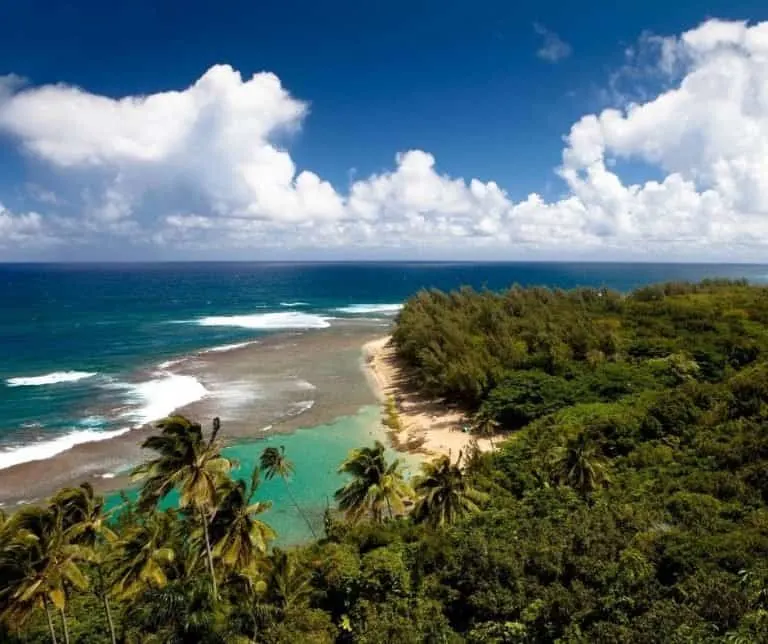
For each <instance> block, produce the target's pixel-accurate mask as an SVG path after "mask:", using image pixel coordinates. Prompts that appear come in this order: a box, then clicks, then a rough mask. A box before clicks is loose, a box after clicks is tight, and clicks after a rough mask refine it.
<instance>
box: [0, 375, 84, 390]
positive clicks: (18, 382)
mask: <svg viewBox="0 0 768 644" xmlns="http://www.w3.org/2000/svg"><path fill="white" fill-rule="evenodd" d="M95 375H97V374H96V372H95V371H54V372H52V373H46V374H45V375H42V376H29V377H23V378H22V377H20V378H8V380H6V381H5V384H6V385H8V386H9V387H41V386H43V385H56V384H59V383H61V382H77V381H78V380H84V379H85V378H93V377H94V376H95Z"/></svg>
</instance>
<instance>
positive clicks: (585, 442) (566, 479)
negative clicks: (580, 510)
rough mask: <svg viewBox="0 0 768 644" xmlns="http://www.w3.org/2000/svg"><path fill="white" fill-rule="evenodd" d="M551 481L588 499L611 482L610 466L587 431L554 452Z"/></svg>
mask: <svg viewBox="0 0 768 644" xmlns="http://www.w3.org/2000/svg"><path fill="white" fill-rule="evenodd" d="M551 468H552V469H551V472H552V479H553V480H554V482H555V483H558V484H560V485H568V486H570V487H572V488H573V489H574V490H576V491H577V492H579V493H580V494H582V495H583V496H587V495H588V494H590V493H591V492H593V491H594V490H596V489H597V488H598V487H600V486H602V485H606V484H607V483H610V477H609V475H608V463H607V461H606V459H605V458H604V457H603V455H602V454H601V453H600V452H599V449H598V447H597V446H596V445H595V444H594V443H593V442H592V441H591V440H590V439H589V437H588V436H587V433H586V432H582V433H581V434H579V436H577V437H576V438H573V439H570V440H569V441H568V442H567V443H566V444H565V445H560V446H559V447H556V448H555V449H554V450H553V453H552V458H551Z"/></svg>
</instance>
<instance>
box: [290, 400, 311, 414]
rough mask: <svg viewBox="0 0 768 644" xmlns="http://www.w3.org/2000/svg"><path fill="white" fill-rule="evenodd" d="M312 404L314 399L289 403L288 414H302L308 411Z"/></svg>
mask: <svg viewBox="0 0 768 644" xmlns="http://www.w3.org/2000/svg"><path fill="white" fill-rule="evenodd" d="M314 406H315V401H314V400H301V401H299V402H295V403H291V406H290V410H289V411H288V416H298V415H299V414H303V413H304V412H305V411H309V410H310V409H312V407H314Z"/></svg>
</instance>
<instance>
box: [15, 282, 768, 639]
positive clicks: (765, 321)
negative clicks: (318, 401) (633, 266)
mask: <svg viewBox="0 0 768 644" xmlns="http://www.w3.org/2000/svg"><path fill="white" fill-rule="evenodd" d="M393 342H394V344H395V347H396V349H397V353H398V355H399V357H400V359H401V361H402V362H403V364H404V365H405V367H406V369H407V370H408V372H409V374H410V376H411V379H412V381H413V383H414V385H415V386H417V387H418V388H419V389H420V390H422V391H423V392H424V393H425V395H428V396H430V397H433V398H440V399H444V400H445V401H446V403H450V404H458V405H460V406H461V407H463V408H464V409H465V410H466V411H467V414H468V415H470V416H471V417H472V418H473V419H474V423H473V425H474V427H475V429H476V430H477V431H482V432H486V431H491V430H493V431H494V432H497V431H502V432H504V433H505V434H506V436H507V439H506V440H505V441H504V442H502V443H501V444H500V445H498V449H497V451H496V452H494V453H492V454H480V453H479V452H477V451H472V453H470V454H463V455H454V458H453V460H452V461H451V460H449V459H448V458H440V459H437V460H435V461H433V462H430V463H427V464H425V465H424V468H423V472H422V475H421V476H420V477H418V478H416V479H415V480H411V481H406V480H404V478H403V475H402V470H401V468H400V467H399V464H398V463H397V462H388V461H387V460H386V458H385V456H384V450H383V447H382V446H381V445H380V444H377V445H373V446H368V447H362V448H360V449H358V450H356V451H354V452H353V453H351V454H350V456H349V458H348V459H347V460H346V461H345V462H344V463H343V464H341V465H340V469H341V471H342V473H343V474H344V475H345V477H346V479H345V481H346V484H345V485H344V486H343V487H341V488H340V490H339V492H338V493H337V495H336V504H337V507H336V509H335V510H334V511H331V512H329V513H328V515H327V517H326V521H325V526H324V530H323V531H322V532H321V533H319V534H318V535H317V537H318V538H317V540H316V541H314V542H312V543H309V544H307V545H305V546H302V547H300V548H295V549H291V550H290V551H282V550H280V549H277V548H272V547H270V543H271V541H272V538H273V536H274V535H273V533H272V530H271V529H270V528H269V526H267V525H266V524H265V523H263V522H262V521H260V520H259V514H260V512H261V511H262V510H263V509H264V507H265V504H266V503H268V501H267V500H265V499H261V498H260V497H259V490H258V482H259V480H260V478H262V477H281V478H283V479H284V480H285V482H286V485H289V486H290V474H291V464H290V461H289V460H288V459H289V457H290V454H285V453H283V452H282V451H280V450H276V449H274V448H271V449H267V450H265V451H264V454H263V456H262V459H261V467H260V468H259V469H258V470H256V471H255V472H254V473H253V476H252V477H251V479H250V480H248V481H242V480H235V479H234V478H233V476H232V464H231V463H230V462H229V461H228V460H227V459H226V458H224V457H223V456H222V454H221V452H220V438H219V426H218V423H217V422H214V426H213V428H212V430H211V431H210V432H206V431H204V430H203V429H202V428H201V427H200V426H199V425H197V424H195V423H191V422H189V421H187V420H186V419H183V418H180V417H174V418H171V419H168V420H167V421H165V422H164V423H161V424H160V425H159V427H158V433H157V434H156V435H155V436H153V437H152V438H150V439H149V440H148V441H147V447H150V448H152V449H153V450H154V454H155V457H154V458H153V460H151V461H150V462H148V463H147V464H146V465H144V466H142V467H140V468H138V470H137V471H136V473H135V474H136V478H137V482H138V484H139V485H141V486H142V487H141V494H140V496H139V499H138V501H137V502H136V503H129V504H126V506H124V507H123V508H122V510H121V511H120V512H119V513H118V514H116V515H115V516H110V517H105V515H104V512H103V510H102V502H101V500H100V499H99V497H98V496H97V495H94V494H93V491H92V490H91V489H90V488H89V487H88V486H83V487H81V488H75V489H66V490H62V491H61V492H60V493H59V494H58V495H56V496H55V497H53V498H52V499H50V501H49V502H48V503H47V504H44V505H41V506H36V507H29V508H23V509H21V510H19V511H17V512H16V513H14V514H12V515H10V516H9V517H5V518H3V522H2V525H1V526H0V619H1V620H2V621H1V624H2V625H0V641H3V642H5V641H7V642H48V641H56V640H57V641H71V642H86V643H91V642H110V641H115V642H179V643H181V642H268V643H282V642H285V643H288V642H317V643H321V642H364V643H370V644H373V643H384V642H386V643H394V642H404V643H414V644H415V643H419V642H430V643H435V644H437V643H444V642H447V643H454V642H455V643H458V642H469V643H480V642H497V643H529V642H530V643H534V642H561V643H588V642H589V643H592V642H604V643H615V644H619V643H622V644H623V643H625V642H629V643H633V642H636V643H638V644H639V643H646V642H651V643H653V642H658V643H659V644H661V643H668V642H671V643H681V644H682V643H684V642H685V643H688V642H697V643H698V642H704V643H707V642H766V641H768V558H766V555H767V554H768V288H764V287H757V286H750V285H748V284H746V283H741V282H716V281H710V282H702V283H700V284H666V285H659V286H652V287H646V288H642V289H640V290H637V291H635V292H634V293H631V294H629V295H626V296H624V295H620V294H618V293H615V292H611V291H607V290H602V289H580V290H574V291H567V292H565V291H553V290H548V289H541V288H534V289H523V288H517V287H515V288H512V289H510V290H508V291H506V292H503V293H490V292H480V293H478V292H475V291H472V290H468V289H467V290H461V291H459V292H455V293H441V292H436V291H434V292H433V291H429V292H421V293H419V294H417V295H415V296H414V297H413V298H411V299H410V300H409V301H408V302H407V303H406V305H405V307H404V309H403V310H402V312H401V313H400V315H399V317H398V319H397V321H396V326H395V329H394V333H393ZM457 459H461V462H460V463H457ZM171 493H173V494H172V495H171ZM163 499H166V502H168V500H169V499H173V502H172V503H171V505H172V506H173V507H171V508H170V509H159V503H160V501H161V500H163ZM295 511H297V512H301V508H300V507H297V508H296V509H295Z"/></svg>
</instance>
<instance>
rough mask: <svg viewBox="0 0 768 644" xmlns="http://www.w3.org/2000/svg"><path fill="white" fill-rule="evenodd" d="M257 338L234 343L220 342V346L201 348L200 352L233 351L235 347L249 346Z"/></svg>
mask: <svg viewBox="0 0 768 644" xmlns="http://www.w3.org/2000/svg"><path fill="white" fill-rule="evenodd" d="M258 343H259V341H258V340H250V341H248V342H235V343H234V344H222V345H221V346H220V347H211V348H210V349H203V350H202V351H201V352H200V353H201V354H206V353H226V352H227V351H234V350H235V349H242V348H243V347H249V346H251V345H252V344H258Z"/></svg>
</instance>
